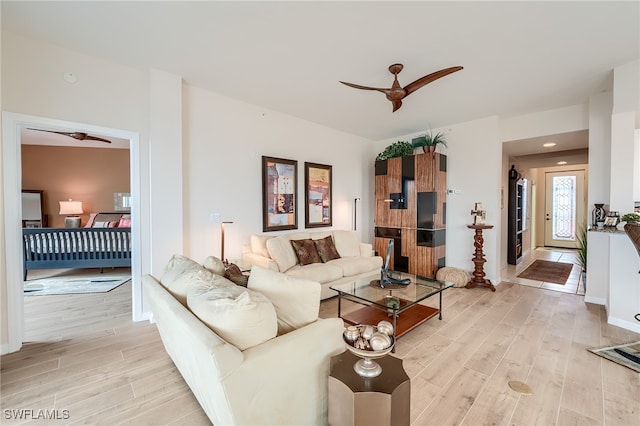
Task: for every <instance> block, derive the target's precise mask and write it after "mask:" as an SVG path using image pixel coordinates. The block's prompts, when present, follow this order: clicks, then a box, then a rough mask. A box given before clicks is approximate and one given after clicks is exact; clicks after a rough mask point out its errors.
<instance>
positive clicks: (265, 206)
mask: <svg viewBox="0 0 640 426" xmlns="http://www.w3.org/2000/svg"><path fill="white" fill-rule="evenodd" d="M297 176H298V162H297V161H295V160H285V159H283V158H274V157H265V156H263V157H262V231H263V232H269V231H281V230H286V229H297V228H298V209H297V202H298V200H297V195H296V192H297V188H298V180H297Z"/></svg>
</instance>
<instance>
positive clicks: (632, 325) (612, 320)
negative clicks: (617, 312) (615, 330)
mask: <svg viewBox="0 0 640 426" xmlns="http://www.w3.org/2000/svg"><path fill="white" fill-rule="evenodd" d="M607 323H609V324H611V325H615V326H617V327H620V328H624V329H625V330H629V331H633V332H635V333H640V322H631V321H627V320H623V319H620V318H616V317H607Z"/></svg>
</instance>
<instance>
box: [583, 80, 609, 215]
mask: <svg viewBox="0 0 640 426" xmlns="http://www.w3.org/2000/svg"><path fill="white" fill-rule="evenodd" d="M612 109H613V91H609V92H604V93H598V94H597V95H593V96H591V97H590V98H589V190H588V196H587V198H588V203H589V208H590V209H593V207H594V206H593V205H594V204H596V203H601V204H606V205H607V208H608V207H609V206H608V205H609V188H610V185H611V112H612ZM588 220H589V224H591V225H594V224H592V223H591V222H592V220H591V214H589V218H588Z"/></svg>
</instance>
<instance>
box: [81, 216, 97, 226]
mask: <svg viewBox="0 0 640 426" xmlns="http://www.w3.org/2000/svg"><path fill="white" fill-rule="evenodd" d="M96 216H98V213H91V214H90V215H89V220H87V224H86V225H85V226H84V227H85V228H91V227H93V221H94V220H96Z"/></svg>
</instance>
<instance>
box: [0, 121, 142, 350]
mask: <svg viewBox="0 0 640 426" xmlns="http://www.w3.org/2000/svg"><path fill="white" fill-rule="evenodd" d="M24 127H35V128H37V127H48V128H55V129H59V130H61V131H76V130H77V129H83V131H85V132H90V133H92V134H99V135H103V136H106V137H115V138H121V139H127V140H129V143H130V150H131V151H130V153H131V155H130V165H131V200H132V206H131V222H132V232H131V239H132V267H131V272H132V286H131V287H132V291H131V298H132V316H133V320H134V321H141V320H144V319H148V316H147V315H145V313H144V311H143V305H142V284H141V276H142V273H141V235H140V225H141V224H140V189H141V188H140V166H139V164H140V143H139V141H140V137H139V134H138V133H137V132H130V131H125V130H119V129H113V128H106V127H99V126H93V125H88V124H82V123H74V122H68V121H61V120H56V119H50V118H45V117H37V116H30V115H24V114H16V113H10V112H3V113H2V148H3V158H2V161H3V164H2V170H3V179H4V218H5V223H4V229H5V244H6V252H5V262H6V263H5V265H6V276H7V283H5V285H6V294H7V299H6V308H7V311H6V319H7V340H8V342H7V345H6V346H3V347H2V353H9V352H15V351H17V350H19V349H20V348H21V346H22V342H23V336H24V310H23V304H24V295H23V291H22V285H21V284H22V251H21V245H22V244H21V241H22V226H21V208H20V206H21V152H20V149H21V138H20V129H21V128H24ZM16 206H18V208H16ZM16 283H20V285H16ZM3 318H4V317H3Z"/></svg>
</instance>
